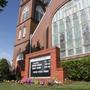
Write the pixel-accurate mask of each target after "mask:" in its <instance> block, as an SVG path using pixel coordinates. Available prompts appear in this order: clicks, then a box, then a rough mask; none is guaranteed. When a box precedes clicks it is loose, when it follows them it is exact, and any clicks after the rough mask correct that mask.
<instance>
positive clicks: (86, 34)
mask: <svg viewBox="0 0 90 90" xmlns="http://www.w3.org/2000/svg"><path fill="white" fill-rule="evenodd" d="M82 31H83V39H84V45H87V44H90V30H89V26H88V24H85V25H83V26H82Z"/></svg>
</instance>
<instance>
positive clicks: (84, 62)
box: [62, 56, 90, 81]
mask: <svg viewBox="0 0 90 90" xmlns="http://www.w3.org/2000/svg"><path fill="white" fill-rule="evenodd" d="M62 66H63V68H64V71H65V77H66V78H68V79H71V80H85V81H90V56H88V57H82V58H78V59H75V60H69V61H62Z"/></svg>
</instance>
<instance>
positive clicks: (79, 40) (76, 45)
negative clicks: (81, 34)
mask: <svg viewBox="0 0 90 90" xmlns="http://www.w3.org/2000/svg"><path fill="white" fill-rule="evenodd" d="M81 45H82V44H81V39H75V47H80V46H81Z"/></svg>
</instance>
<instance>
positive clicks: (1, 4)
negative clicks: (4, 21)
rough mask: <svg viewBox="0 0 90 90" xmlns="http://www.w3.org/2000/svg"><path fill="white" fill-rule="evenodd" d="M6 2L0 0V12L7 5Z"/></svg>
mask: <svg viewBox="0 0 90 90" xmlns="http://www.w3.org/2000/svg"><path fill="white" fill-rule="evenodd" d="M7 2H8V1H7V0H0V11H2V10H3V8H4V7H5V6H6V5H7Z"/></svg>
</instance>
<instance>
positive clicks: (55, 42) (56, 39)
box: [54, 34, 58, 45]
mask: <svg viewBox="0 0 90 90" xmlns="http://www.w3.org/2000/svg"><path fill="white" fill-rule="evenodd" d="M54 45H58V35H57V34H55V35H54Z"/></svg>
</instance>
